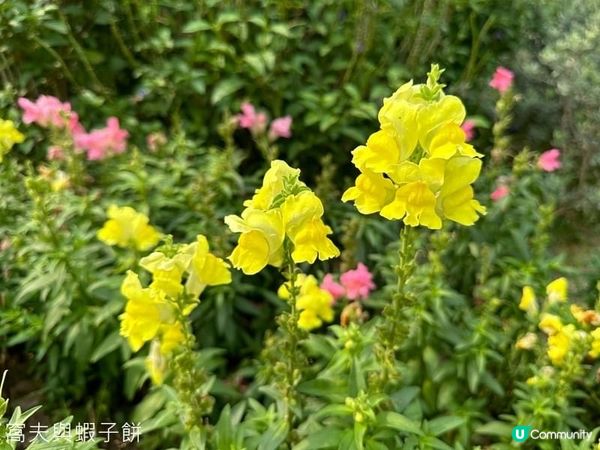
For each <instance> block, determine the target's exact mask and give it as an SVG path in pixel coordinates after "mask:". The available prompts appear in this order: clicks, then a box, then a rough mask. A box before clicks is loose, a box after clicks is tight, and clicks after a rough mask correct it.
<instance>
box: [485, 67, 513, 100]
mask: <svg viewBox="0 0 600 450" xmlns="http://www.w3.org/2000/svg"><path fill="white" fill-rule="evenodd" d="M514 77H515V74H514V73H512V71H510V70H508V69H507V68H506V67H498V68H497V69H496V72H494V76H493V77H492V79H491V81H490V87H492V88H494V89H496V90H497V91H498V92H500V93H501V94H504V93H505V92H506V91H508V90H509V89H510V87H511V86H512V83H513V79H514Z"/></svg>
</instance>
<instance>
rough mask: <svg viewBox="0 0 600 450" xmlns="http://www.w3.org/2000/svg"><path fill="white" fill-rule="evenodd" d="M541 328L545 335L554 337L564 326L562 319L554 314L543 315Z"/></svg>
mask: <svg viewBox="0 0 600 450" xmlns="http://www.w3.org/2000/svg"><path fill="white" fill-rule="evenodd" d="M539 327H540V330H542V331H543V332H544V333H546V334H547V335H549V336H552V335H554V334H556V333H558V332H559V331H560V330H561V329H562V327H563V324H562V322H561V320H560V317H558V316H555V315H554V314H542V317H541V320H540V324H539Z"/></svg>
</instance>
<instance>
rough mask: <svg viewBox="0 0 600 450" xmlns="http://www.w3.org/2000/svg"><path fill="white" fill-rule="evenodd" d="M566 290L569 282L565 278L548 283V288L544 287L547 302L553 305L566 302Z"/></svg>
mask: <svg viewBox="0 0 600 450" xmlns="http://www.w3.org/2000/svg"><path fill="white" fill-rule="evenodd" d="M568 288H569V282H568V280H567V279H566V278H565V277H560V278H557V279H556V280H554V281H552V282H550V283H549V284H548V286H546V294H547V295H548V302H550V303H555V302H564V301H566V300H567V291H568Z"/></svg>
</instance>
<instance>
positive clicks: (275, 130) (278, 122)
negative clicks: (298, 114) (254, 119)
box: [269, 116, 292, 141]
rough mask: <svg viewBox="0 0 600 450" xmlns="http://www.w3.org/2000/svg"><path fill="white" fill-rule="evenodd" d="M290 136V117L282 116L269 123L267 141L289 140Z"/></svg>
mask: <svg viewBox="0 0 600 450" xmlns="http://www.w3.org/2000/svg"><path fill="white" fill-rule="evenodd" d="M291 136H292V117H291V116H283V117H278V118H277V119H275V120H273V122H271V126H270V128H269V139H270V140H272V141H274V140H276V139H277V138H280V137H281V138H289V137H291Z"/></svg>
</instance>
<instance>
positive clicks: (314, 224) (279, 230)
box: [225, 160, 339, 275]
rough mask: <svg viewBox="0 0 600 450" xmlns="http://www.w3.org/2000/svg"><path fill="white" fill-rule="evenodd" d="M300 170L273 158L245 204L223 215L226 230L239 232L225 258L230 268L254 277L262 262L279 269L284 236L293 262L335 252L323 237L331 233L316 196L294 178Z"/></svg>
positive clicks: (310, 259)
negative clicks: (290, 246)
mask: <svg viewBox="0 0 600 450" xmlns="http://www.w3.org/2000/svg"><path fill="white" fill-rule="evenodd" d="M299 173H300V171H299V170H298V169H292V168H290V167H289V166H288V165H287V164H286V163H285V162H283V161H278V160H276V161H273V162H272V163H271V168H270V169H269V170H268V171H267V173H266V174H265V177H264V179H263V186H262V187H261V188H260V189H257V191H256V194H255V195H254V197H253V198H252V200H249V201H246V202H245V203H244V205H246V209H245V210H244V211H243V212H242V215H241V217H238V216H234V215H230V216H227V217H225V223H226V224H227V225H228V226H229V229H230V230H231V231H233V232H234V233H241V235H240V238H239V240H238V245H237V246H236V248H235V249H234V250H233V252H232V254H231V255H230V256H229V260H230V261H231V262H232V264H233V266H234V267H235V268H237V269H241V270H242V271H243V272H244V273H245V274H247V275H253V274H255V273H257V272H259V271H261V270H262V269H263V268H264V267H265V266H267V264H270V265H272V266H275V267H280V266H281V264H282V262H283V258H284V247H283V243H284V241H285V240H286V237H287V238H288V239H289V240H290V242H291V243H292V244H293V249H292V259H293V260H294V261H295V262H311V263H312V262H314V261H315V259H317V258H319V259H320V260H325V259H329V258H333V257H335V256H338V255H339V250H338V249H337V248H336V247H335V245H334V244H333V242H332V241H331V240H330V239H329V238H328V237H327V236H328V235H329V234H331V232H332V231H331V228H329V227H328V226H327V225H325V224H324V223H323V220H322V216H323V205H322V203H321V200H319V198H318V197H317V196H316V195H315V194H314V193H313V192H312V191H310V190H309V189H308V188H307V187H306V185H305V184H304V183H302V182H301V181H299V180H298V175H299Z"/></svg>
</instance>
